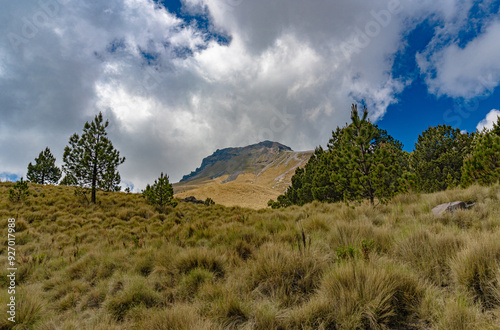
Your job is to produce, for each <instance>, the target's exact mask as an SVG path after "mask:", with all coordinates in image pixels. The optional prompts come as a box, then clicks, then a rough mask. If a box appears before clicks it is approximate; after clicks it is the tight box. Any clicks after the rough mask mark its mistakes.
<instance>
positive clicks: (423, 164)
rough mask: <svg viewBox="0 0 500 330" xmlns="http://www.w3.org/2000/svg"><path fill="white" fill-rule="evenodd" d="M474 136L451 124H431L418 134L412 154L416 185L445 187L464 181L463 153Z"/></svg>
mask: <svg viewBox="0 0 500 330" xmlns="http://www.w3.org/2000/svg"><path fill="white" fill-rule="evenodd" d="M471 140H472V136H471V135H470V134H468V133H461V132H460V130H459V129H458V128H452V127H451V126H448V125H438V126H436V127H429V128H428V129H427V130H425V131H424V132H422V134H420V135H419V137H418V140H417V143H416V144H415V148H414V151H413V153H412V157H411V167H412V169H413V172H414V173H415V177H416V185H417V189H418V190H421V191H424V192H435V191H440V190H446V189H447V188H450V187H453V186H456V185H457V184H458V183H460V181H461V176H462V166H463V158H464V155H465V154H467V152H468V150H469V147H470V143H471Z"/></svg>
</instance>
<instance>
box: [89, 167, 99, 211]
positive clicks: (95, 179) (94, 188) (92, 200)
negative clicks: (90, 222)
mask: <svg viewBox="0 0 500 330" xmlns="http://www.w3.org/2000/svg"><path fill="white" fill-rule="evenodd" d="M96 184H97V162H94V168H93V169H92V197H91V199H90V202H91V203H94V204H95V190H96Z"/></svg>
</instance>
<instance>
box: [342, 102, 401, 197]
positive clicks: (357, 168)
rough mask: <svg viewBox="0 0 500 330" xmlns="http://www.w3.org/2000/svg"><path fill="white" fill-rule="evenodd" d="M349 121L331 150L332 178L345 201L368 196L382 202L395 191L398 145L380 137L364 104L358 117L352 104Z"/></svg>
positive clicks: (398, 162)
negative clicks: (332, 152)
mask: <svg viewBox="0 0 500 330" xmlns="http://www.w3.org/2000/svg"><path fill="white" fill-rule="evenodd" d="M351 121H352V123H351V124H350V125H349V126H347V127H346V129H345V131H344V133H343V134H342V136H340V138H339V140H338V142H337V147H336V148H335V149H333V151H334V154H332V155H333V157H332V161H333V164H334V172H333V173H332V176H333V177H332V181H333V182H336V183H337V184H338V185H339V188H340V189H341V191H342V193H343V197H344V200H345V201H346V202H349V201H357V202H359V201H361V200H363V199H368V200H369V201H370V203H371V204H372V205H373V204H374V203H375V199H378V200H379V201H380V202H382V203H385V202H386V201H388V200H389V199H390V198H391V197H392V196H394V194H396V193H397V192H398V190H399V187H398V186H399V177H400V176H401V174H402V168H401V165H400V160H401V159H402V158H403V156H402V152H401V144H400V143H399V142H397V141H394V140H393V139H392V138H391V137H388V136H387V137H384V136H383V134H381V130H379V129H378V128H377V127H376V126H375V125H373V124H371V123H370V121H369V120H368V111H367V109H366V107H365V108H364V109H363V113H362V115H361V116H360V115H359V112H358V107H357V106H356V105H354V104H353V105H352V108H351Z"/></svg>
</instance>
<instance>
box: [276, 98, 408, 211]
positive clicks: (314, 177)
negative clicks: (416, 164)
mask: <svg viewBox="0 0 500 330" xmlns="http://www.w3.org/2000/svg"><path fill="white" fill-rule="evenodd" d="M351 119H352V123H351V124H350V125H348V126H346V127H343V128H339V127H337V129H336V130H335V131H333V132H332V138H331V139H330V141H329V143H328V145H327V146H328V149H327V150H323V148H321V147H318V148H316V150H315V151H314V154H313V155H312V156H311V158H310V159H309V162H308V163H307V164H306V166H305V167H304V168H299V169H297V170H296V171H295V175H294V176H293V177H292V184H291V186H290V187H289V188H288V189H287V191H286V192H285V194H284V195H282V196H280V197H278V202H274V201H273V200H271V201H269V203H268V205H269V206H271V207H274V208H277V207H284V206H287V205H291V204H297V205H303V204H305V203H309V202H311V201H313V200H319V201H324V202H336V201H342V200H344V201H346V202H348V201H359V200H361V199H364V198H368V199H369V200H370V201H371V202H372V203H374V201H375V199H378V200H380V201H381V202H385V201H387V200H388V199H389V198H390V197H392V196H393V195H394V194H395V193H396V192H398V191H399V190H401V189H402V187H404V183H405V182H404V180H402V177H403V173H404V171H405V166H407V163H408V154H407V153H404V152H403V151H402V144H401V143H400V142H398V141H396V140H394V139H393V138H392V137H391V136H390V135H388V134H387V132H386V131H385V130H382V129H379V128H378V127H377V126H376V125H373V124H372V123H370V121H369V120H368V119H367V111H366V108H365V109H364V112H363V115H362V117H361V118H360V117H359V114H358V110H357V106H354V105H353V106H352V116H351Z"/></svg>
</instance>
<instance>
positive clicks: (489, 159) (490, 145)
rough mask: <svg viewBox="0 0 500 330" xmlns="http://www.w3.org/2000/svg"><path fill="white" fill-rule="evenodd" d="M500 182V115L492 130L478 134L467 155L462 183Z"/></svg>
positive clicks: (485, 183) (482, 183)
mask: <svg viewBox="0 0 500 330" xmlns="http://www.w3.org/2000/svg"><path fill="white" fill-rule="evenodd" d="M473 183H477V184H481V185H490V184H494V183H500V117H499V118H498V121H497V123H495V124H494V126H493V129H492V130H491V131H487V130H483V131H482V132H481V133H479V134H477V135H476V136H475V138H474V142H473V144H472V150H471V152H470V154H469V155H467V156H466V157H465V160H464V166H463V168H462V185H463V186H468V185H470V184H473Z"/></svg>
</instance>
